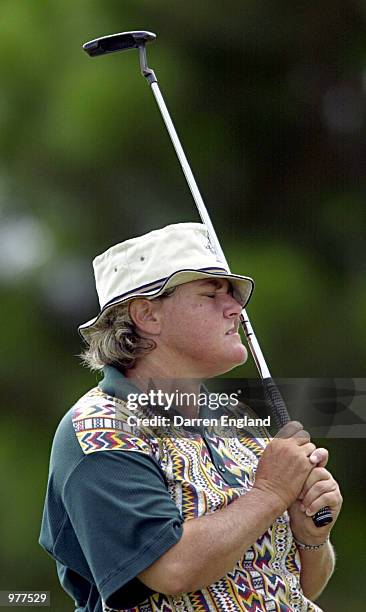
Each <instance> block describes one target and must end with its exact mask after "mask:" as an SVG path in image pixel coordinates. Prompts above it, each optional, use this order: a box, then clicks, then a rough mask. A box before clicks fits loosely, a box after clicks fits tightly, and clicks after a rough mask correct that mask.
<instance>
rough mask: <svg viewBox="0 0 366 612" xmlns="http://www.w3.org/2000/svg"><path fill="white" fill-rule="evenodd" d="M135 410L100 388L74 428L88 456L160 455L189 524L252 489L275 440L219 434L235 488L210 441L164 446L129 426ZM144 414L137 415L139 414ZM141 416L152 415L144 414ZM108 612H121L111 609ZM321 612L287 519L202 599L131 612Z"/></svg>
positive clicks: (78, 408) (152, 601)
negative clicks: (310, 595)
mask: <svg viewBox="0 0 366 612" xmlns="http://www.w3.org/2000/svg"><path fill="white" fill-rule="evenodd" d="M129 414H130V412H129V411H128V409H127V405H126V403H125V402H123V401H122V400H119V399H117V398H114V397H110V396H108V395H106V394H104V393H103V392H102V391H101V390H100V389H98V388H96V389H93V390H92V391H90V392H89V393H87V394H86V395H85V396H84V397H83V398H81V399H80V400H79V402H78V403H77V404H76V405H75V407H74V411H73V425H74V430H75V434H76V436H77V439H78V441H79V444H80V446H81V448H82V450H83V452H84V453H85V454H88V453H94V452H98V451H102V450H104V451H105V450H108V451H109V450H110V451H113V450H123V451H126V452H131V451H132V452H143V453H146V454H149V455H152V456H154V457H155V459H157V460H158V462H159V465H160V467H161V469H162V470H163V472H164V474H165V478H166V482H167V486H168V491H169V493H170V495H171V497H172V499H173V501H174V503H175V504H176V506H177V507H178V508H179V510H180V512H181V514H182V516H183V518H184V519H185V520H189V519H192V518H195V517H198V516H204V515H205V514H210V513H211V512H214V511H215V510H218V509H220V508H224V507H226V506H228V505H229V504H230V503H231V502H232V501H234V500H235V499H237V498H238V497H239V496H241V495H243V494H245V492H246V491H248V490H249V489H250V488H251V487H252V485H253V481H254V476H255V470H256V466H257V463H258V459H259V458H260V456H261V454H262V452H263V450H264V448H265V446H266V444H267V443H268V438H265V437H264V436H263V432H262V431H259V432H258V437H257V438H256V437H253V436H248V437H243V438H240V439H238V438H227V437H222V436H220V435H218V433H215V432H212V433H211V434H210V436H209V437H208V436H206V437H207V438H208V439H209V443H210V446H211V447H212V449H213V450H212V452H213V453H214V454H215V455H217V456H218V457H219V458H220V461H221V462H222V463H223V464H224V466H225V470H226V471H227V472H228V473H230V475H231V476H233V477H234V478H235V479H236V482H237V486H233V485H231V484H229V483H228V482H227V481H226V480H225V479H224V478H223V476H222V475H221V473H220V472H219V471H218V470H217V469H216V467H215V465H214V462H213V459H212V457H211V454H210V452H209V450H208V447H207V445H206V443H205V441H204V439H203V438H202V437H201V436H199V435H194V436H191V437H183V436H179V437H175V436H173V435H172V437H169V436H164V438H162V439H160V440H159V442H157V441H156V439H155V437H154V434H153V433H152V431H151V430H149V429H148V428H143V429H141V428H139V432H138V435H136V432H134V431H133V430H132V429H131V427H128V426H127V423H126V417H127V415H129ZM135 414H136V415H137V416H139V415H138V413H137V412H136V413H135ZM141 416H146V415H144V414H141ZM103 610H104V612H114V611H113V610H111V609H110V608H107V607H106V606H104V608H103ZM243 610H244V611H247V612H321V609H320V608H319V607H318V606H316V605H315V604H313V603H311V602H310V601H309V600H308V599H306V597H305V596H304V594H303V593H302V591H301V587H300V558H299V554H298V551H297V548H296V545H295V544H294V541H293V537H292V533H291V530H290V526H289V517H288V515H287V513H285V514H284V515H282V516H281V517H279V518H278V519H277V520H276V521H275V523H274V524H273V525H272V527H271V528H270V529H268V530H267V531H266V532H265V533H264V534H263V535H262V537H260V538H259V539H258V540H257V542H256V543H255V544H254V545H253V546H252V547H251V548H249V549H248V550H247V551H246V552H245V554H244V556H243V557H242V559H240V560H239V561H238V562H237V564H236V566H235V567H234V568H233V570H232V571H231V572H229V573H228V574H227V575H226V576H225V577H224V578H222V579H221V580H219V581H217V582H216V583H214V584H212V585H210V586H209V587H207V588H205V589H202V590H201V591H197V592H195V593H185V594H183V595H181V596H177V597H172V596H166V595H162V594H159V593H155V594H153V595H152V596H150V597H149V598H148V599H147V600H146V601H144V602H143V603H142V604H140V605H139V606H137V607H134V608H130V609H129V611H130V612H241V611H243Z"/></svg>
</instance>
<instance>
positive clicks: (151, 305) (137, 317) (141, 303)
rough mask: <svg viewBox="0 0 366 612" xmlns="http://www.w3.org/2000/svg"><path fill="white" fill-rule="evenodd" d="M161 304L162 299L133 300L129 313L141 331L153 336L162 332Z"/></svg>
mask: <svg viewBox="0 0 366 612" xmlns="http://www.w3.org/2000/svg"><path fill="white" fill-rule="evenodd" d="M160 306H161V304H160V300H146V299H143V298H136V299H135V300H132V301H131V303H130V307H129V314H130V317H131V319H132V321H133V322H134V324H135V325H136V327H137V329H138V330H139V331H141V332H144V333H145V334H150V335H152V336H156V335H158V334H159V333H160V329H161V325H160V323H161V317H160V309H161V308H160Z"/></svg>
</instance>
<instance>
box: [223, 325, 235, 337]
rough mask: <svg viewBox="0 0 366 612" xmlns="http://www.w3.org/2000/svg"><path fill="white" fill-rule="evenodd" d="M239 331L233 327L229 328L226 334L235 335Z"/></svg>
mask: <svg viewBox="0 0 366 612" xmlns="http://www.w3.org/2000/svg"><path fill="white" fill-rule="evenodd" d="M237 333H238V328H237V327H236V326H235V327H232V328H231V329H229V331H227V332H226V334H225V336H233V335H234V334H237Z"/></svg>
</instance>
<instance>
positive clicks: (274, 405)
mask: <svg viewBox="0 0 366 612" xmlns="http://www.w3.org/2000/svg"><path fill="white" fill-rule="evenodd" d="M263 387H264V397H265V400H266V403H267V405H268V406H269V408H270V410H271V415H272V418H273V421H274V424H275V425H276V427H277V428H278V429H281V427H283V425H286V423H288V421H289V420H290V415H289V413H288V412H287V408H286V404H285V402H284V401H283V397H282V395H281V393H280V391H279V389H278V387H277V385H276V383H275V382H274V380H273V378H264V379H263ZM311 518H312V519H313V522H314V525H315V526H316V527H324V525H328V524H329V523H331V522H332V521H333V516H332V511H331V509H330V508H329V506H325V507H324V508H321V509H320V510H318V512H317V513H316V514H314V516H312V517H311Z"/></svg>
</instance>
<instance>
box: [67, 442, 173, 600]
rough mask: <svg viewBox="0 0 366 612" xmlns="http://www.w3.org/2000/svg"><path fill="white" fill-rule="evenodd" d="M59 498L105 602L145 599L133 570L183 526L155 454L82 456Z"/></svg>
mask: <svg viewBox="0 0 366 612" xmlns="http://www.w3.org/2000/svg"><path fill="white" fill-rule="evenodd" d="M63 497H64V504H65V506H66V509H67V512H68V514H69V517H70V521H71V524H72V527H73V529H74V531H75V533H76V536H77V538H78V540H79V544H80V546H81V549H82V551H83V554H84V555H85V558H86V561H87V563H88V565H89V567H90V571H91V573H92V575H93V578H94V580H95V584H96V586H97V588H98V590H99V592H100V594H101V596H102V598H103V600H104V601H105V602H106V604H107V605H111V603H112V602H113V607H114V608H116V607H117V608H118V607H119V608H123V607H133V605H137V604H138V603H139V602H141V601H143V600H144V599H146V597H147V596H148V595H149V594H151V591H150V590H149V589H147V587H144V585H142V583H139V587H140V588H136V582H137V581H136V577H137V575H138V574H139V573H140V572H142V571H143V570H144V569H146V568H147V567H149V566H150V565H152V563H154V561H156V560H157V559H159V557H161V556H162V555H163V554H164V553H165V552H166V551H167V550H169V548H171V547H172V546H173V545H174V544H176V543H177V542H178V541H179V539H180V538H181V535H182V530H183V528H182V523H183V519H182V516H181V515H180V513H179V510H178V508H177V506H176V505H175V504H174V502H173V501H172V499H171V497H170V495H169V493H168V490H167V487H166V484H165V481H164V476H163V473H162V471H161V470H160V468H159V466H158V465H157V463H156V462H155V461H154V459H152V458H151V457H149V456H148V455H145V454H142V453H138V452H126V451H113V452H108V451H105V452H104V451H101V452H98V453H92V454H90V455H86V456H84V457H83V459H82V460H81V461H80V463H79V464H78V466H77V467H76V468H75V470H74V471H73V473H72V474H71V476H70V477H69V479H68V481H67V483H66V485H65V488H64V495H63ZM135 599H137V600H136V601H135ZM116 600H118V601H116ZM117 604H118V605H117Z"/></svg>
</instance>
